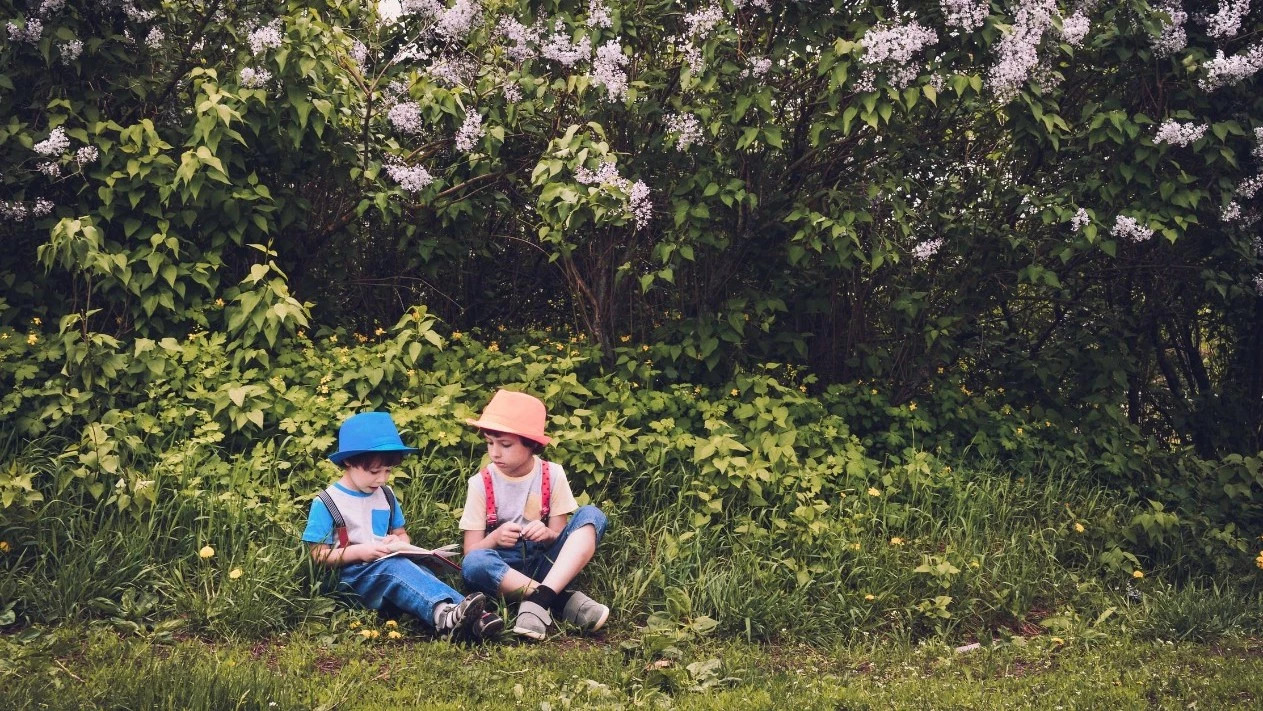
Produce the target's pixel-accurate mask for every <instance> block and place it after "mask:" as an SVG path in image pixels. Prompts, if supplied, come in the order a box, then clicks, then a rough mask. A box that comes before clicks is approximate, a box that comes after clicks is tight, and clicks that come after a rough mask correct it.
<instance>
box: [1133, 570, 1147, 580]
mask: <svg viewBox="0 0 1263 711" xmlns="http://www.w3.org/2000/svg"><path fill="white" fill-rule="evenodd" d="M1131 577H1133V578H1136V579H1137V580H1139V579H1140V578H1143V577H1145V573H1144V571H1142V570H1133V571H1131Z"/></svg>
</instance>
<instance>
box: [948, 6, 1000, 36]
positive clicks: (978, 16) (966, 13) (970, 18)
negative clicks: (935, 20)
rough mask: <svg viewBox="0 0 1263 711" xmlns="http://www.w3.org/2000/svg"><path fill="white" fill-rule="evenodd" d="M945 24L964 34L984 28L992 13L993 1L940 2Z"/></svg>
mask: <svg viewBox="0 0 1263 711" xmlns="http://www.w3.org/2000/svg"><path fill="white" fill-rule="evenodd" d="M939 7H940V8H942V10H943V22H944V23H945V24H946V25H947V26H948V27H956V28H959V29H960V30H962V31H964V32H973V31H974V30H976V29H978V28H979V27H982V25H983V23H985V22H986V21H987V15H988V14H990V12H991V0H939Z"/></svg>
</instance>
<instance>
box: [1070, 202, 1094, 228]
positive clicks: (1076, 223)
mask: <svg viewBox="0 0 1263 711" xmlns="http://www.w3.org/2000/svg"><path fill="white" fill-rule="evenodd" d="M1091 221H1092V218H1091V217H1089V216H1088V211H1087V210H1086V209H1084V208H1082V207H1081V208H1079V209H1078V210H1076V211H1075V213H1074V217H1071V218H1070V229H1071V230H1072V231H1074V232H1078V231H1079V230H1082V229H1083V228H1084V227H1086V226H1087V225H1088V223H1090V222H1091Z"/></svg>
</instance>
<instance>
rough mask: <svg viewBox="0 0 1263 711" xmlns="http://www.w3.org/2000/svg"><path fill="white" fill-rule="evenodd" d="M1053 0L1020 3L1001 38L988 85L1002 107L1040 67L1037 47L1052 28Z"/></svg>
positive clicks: (1054, 8)
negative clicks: (1010, 28)
mask: <svg viewBox="0 0 1263 711" xmlns="http://www.w3.org/2000/svg"><path fill="white" fill-rule="evenodd" d="M1055 11H1056V5H1055V3H1054V2H1053V0H1021V2H1019V3H1018V6H1017V12H1016V13H1015V14H1014V16H1013V29H1012V30H1011V31H1010V32H1009V34H1007V35H1005V36H1004V37H1001V38H1000V42H999V46H998V48H997V49H996V54H997V55H999V60H998V61H997V62H996V64H995V66H993V67H991V70H990V71H988V72H987V85H988V86H990V87H991V91H992V92H994V93H995V95H996V98H997V99H999V100H1000V101H1001V102H1002V103H1007V102H1009V101H1010V100H1012V99H1013V97H1015V96H1017V92H1018V91H1019V90H1020V89H1021V87H1022V85H1023V84H1025V83H1026V81H1027V80H1028V79H1029V78H1030V77H1031V73H1032V72H1034V71H1035V68H1036V67H1037V66H1038V65H1039V51H1038V50H1039V44H1040V42H1041V41H1043V38H1044V32H1046V31H1047V30H1048V28H1049V27H1051V26H1052V21H1053V12H1055Z"/></svg>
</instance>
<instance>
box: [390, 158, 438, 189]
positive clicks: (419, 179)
mask: <svg viewBox="0 0 1263 711" xmlns="http://www.w3.org/2000/svg"><path fill="white" fill-rule="evenodd" d="M386 174H387V175H389V176H390V179H391V180H393V181H395V182H396V183H398V184H399V188H400V189H401V190H403V191H404V192H409V193H419V192H421V191H422V190H425V188H426V186H428V185H429V184H430V183H432V182H434V177H433V176H432V175H430V172H429V171H427V170H426V169H425V168H422V167H421V166H419V165H415V166H407V165H404V164H402V163H388V164H387V165H386Z"/></svg>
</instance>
